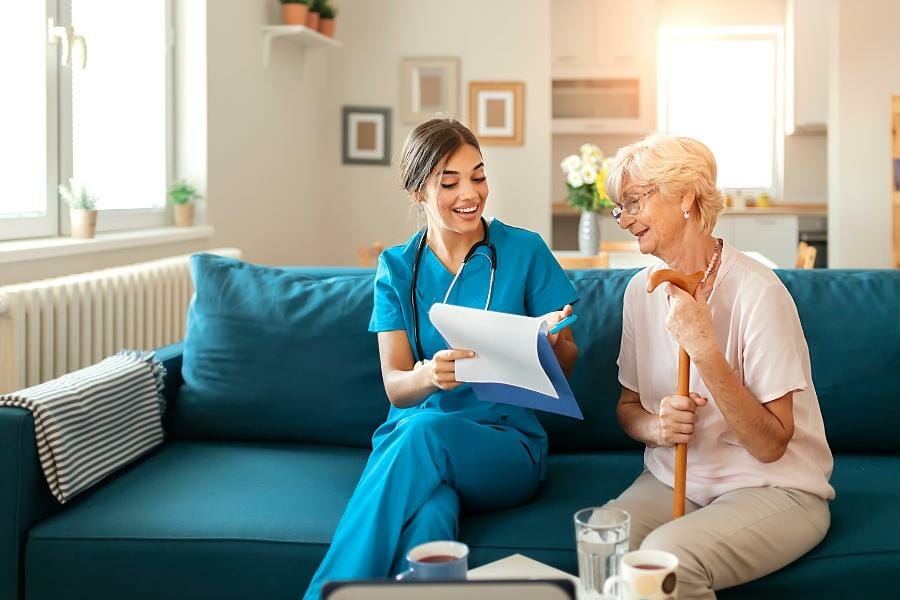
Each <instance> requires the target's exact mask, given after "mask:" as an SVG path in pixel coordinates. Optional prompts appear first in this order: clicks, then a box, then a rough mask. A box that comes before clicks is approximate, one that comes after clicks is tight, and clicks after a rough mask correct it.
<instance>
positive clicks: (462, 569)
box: [397, 541, 469, 581]
mask: <svg viewBox="0 0 900 600" xmlns="http://www.w3.org/2000/svg"><path fill="white" fill-rule="evenodd" d="M468 559H469V547H468V546H466V545H465V544H463V543H461V542H452V541H438V542H428V543H427V544H420V545H418V546H416V547H415V548H413V549H412V550H410V551H409V553H408V554H407V555H406V560H407V561H408V562H409V569H407V570H406V571H403V572H402V573H400V574H399V575H397V580H398V581H409V580H418V581H426V580H434V579H443V580H464V579H466V574H467V573H468V571H469V560H468Z"/></svg>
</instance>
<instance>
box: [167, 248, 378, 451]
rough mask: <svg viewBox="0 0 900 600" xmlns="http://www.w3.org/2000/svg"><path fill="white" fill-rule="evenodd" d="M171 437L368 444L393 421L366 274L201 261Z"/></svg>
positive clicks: (196, 264)
mask: <svg viewBox="0 0 900 600" xmlns="http://www.w3.org/2000/svg"><path fill="white" fill-rule="evenodd" d="M191 275H192V277H193V280H194V286H195V288H196V293H195V295H194V299H193V301H192V302H191V306H190V310H189V313H188V325H187V335H186V337H185V341H184V362H183V366H182V375H183V377H184V383H183V384H182V386H181V388H180V390H179V394H178V398H177V401H176V402H175V404H174V408H173V416H172V423H173V429H174V433H175V436H176V437H179V438H193V439H230V440H258V441H305V442H310V443H319V442H323V443H331V444H336V445H354V446H360V447H369V446H370V437H371V435H372V431H374V429H375V427H377V425H378V424H379V423H381V422H382V421H383V420H384V419H385V417H386V416H387V412H388V400H387V397H386V396H385V393H384V388H383V386H382V384H381V369H380V363H379V360H378V345H377V341H376V337H375V336H374V335H372V334H370V333H368V332H367V331H366V325H367V323H368V321H369V316H370V314H371V311H372V276H371V272H370V271H360V270H358V269H354V270H347V271H346V272H344V271H342V270H340V269H335V270H333V271H331V272H330V273H322V272H321V271H320V270H318V269H277V268H271V267H261V266H256V265H251V264H248V263H245V262H241V261H239V260H234V259H230V258H225V257H220V256H213V255H208V254H199V255H195V256H193V257H191Z"/></svg>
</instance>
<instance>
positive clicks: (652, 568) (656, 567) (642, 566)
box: [632, 564, 665, 571]
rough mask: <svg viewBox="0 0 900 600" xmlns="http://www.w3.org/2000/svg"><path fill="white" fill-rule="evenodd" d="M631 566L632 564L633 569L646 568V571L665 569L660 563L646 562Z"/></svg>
mask: <svg viewBox="0 0 900 600" xmlns="http://www.w3.org/2000/svg"><path fill="white" fill-rule="evenodd" d="M632 566H633V567H634V568H635V569H646V570H647V571H658V570H660V569H665V567H663V566H661V565H648V564H643V565H632Z"/></svg>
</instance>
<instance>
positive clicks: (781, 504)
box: [607, 471, 831, 600]
mask: <svg viewBox="0 0 900 600" xmlns="http://www.w3.org/2000/svg"><path fill="white" fill-rule="evenodd" d="M672 495H673V492H672V488H670V487H669V486H667V485H665V484H663V483H661V482H660V481H659V480H657V479H656V478H655V477H654V476H653V475H651V474H650V473H649V472H647V471H645V472H644V473H643V474H641V476H640V477H638V478H637V479H636V480H635V482H634V483H633V484H631V486H630V487H629V488H628V489H627V490H625V491H624V492H622V495H621V496H619V497H618V498H617V499H615V500H612V501H611V502H609V503H608V504H607V506H614V507H616V508H621V509H623V510H625V511H627V512H628V514H629V515H631V532H630V540H629V545H630V549H631V550H635V549H637V548H641V549H644V550H648V549H652V550H665V551H667V552H671V553H672V554H674V555H676V556H677V557H678V560H679V563H680V564H679V569H678V598H679V600H700V599H702V600H713V599H714V598H715V597H716V594H715V592H714V591H713V590H721V589H724V588H727V587H731V586H735V585H738V584H740V583H744V582H746V581H751V580H753V579H756V578H758V577H762V576H763V575H766V574H768V573H772V572H773V571H777V570H778V569H780V568H782V567H784V566H786V565H788V564H790V563H791V562H793V561H794V560H796V559H797V558H799V557H801V556H803V555H804V554H805V553H806V552H808V551H809V550H811V549H812V548H813V547H814V546H815V545H816V544H818V543H819V542H820V541H822V538H824V537H825V533H826V532H827V531H828V526H829V524H830V522H831V515H830V513H829V511H828V501H827V500H823V499H822V498H819V497H818V496H815V495H813V494H808V493H806V492H801V491H798V490H793V489H786V488H768V487H764V488H744V489H739V490H734V491H732V492H728V493H726V494H722V495H721V496H719V497H718V498H716V499H715V500H714V501H712V502H711V503H710V504H708V505H706V506H703V507H701V506H699V505H697V504H694V503H693V502H691V501H690V500H686V501H685V516H683V517H681V518H680V519H675V520H673V519H672Z"/></svg>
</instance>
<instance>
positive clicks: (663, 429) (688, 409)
mask: <svg viewBox="0 0 900 600" xmlns="http://www.w3.org/2000/svg"><path fill="white" fill-rule="evenodd" d="M708 402H709V401H708V400H707V399H706V398H704V397H703V396H701V395H700V394H697V393H694V392H691V395H690V397H688V396H666V397H665V398H663V399H662V402H660V403H659V433H658V435H657V440H656V443H657V445H658V446H662V447H665V448H668V447H671V446H674V445H675V444H687V443H689V442H690V441H691V438H692V437H693V435H694V425H695V424H696V423H697V409H698V408H699V407H701V406H706V404H707V403H708Z"/></svg>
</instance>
